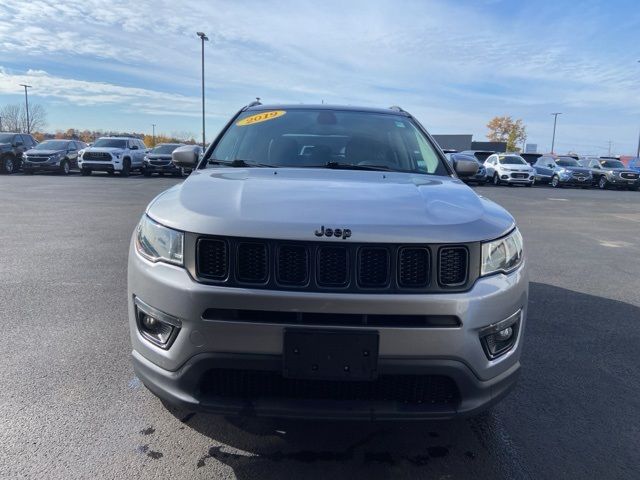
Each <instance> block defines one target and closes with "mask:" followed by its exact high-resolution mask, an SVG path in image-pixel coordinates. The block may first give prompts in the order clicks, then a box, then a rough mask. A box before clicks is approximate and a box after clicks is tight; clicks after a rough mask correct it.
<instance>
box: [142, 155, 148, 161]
mask: <svg viewBox="0 0 640 480" xmlns="http://www.w3.org/2000/svg"><path fill="white" fill-rule="evenodd" d="M142 161H143V162H147V163H148V162H149V157H147V156H146V155H145V156H144V158H143V159H142Z"/></svg>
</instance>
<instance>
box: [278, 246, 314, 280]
mask: <svg viewBox="0 0 640 480" xmlns="http://www.w3.org/2000/svg"><path fill="white" fill-rule="evenodd" d="M277 276H278V283H280V284H282V285H298V286H300V285H305V284H306V283H307V282H308V281H309V251H308V250H307V248H306V247H304V246H301V245H281V246H280V247H279V249H278V270H277Z"/></svg>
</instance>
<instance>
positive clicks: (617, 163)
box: [600, 160, 624, 168]
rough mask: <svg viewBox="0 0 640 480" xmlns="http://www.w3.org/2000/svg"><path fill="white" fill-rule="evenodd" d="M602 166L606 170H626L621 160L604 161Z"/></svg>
mask: <svg viewBox="0 0 640 480" xmlns="http://www.w3.org/2000/svg"><path fill="white" fill-rule="evenodd" d="M600 165H602V166H603V167H604V168H624V163H622V162H621V161H620V160H602V161H601V162H600Z"/></svg>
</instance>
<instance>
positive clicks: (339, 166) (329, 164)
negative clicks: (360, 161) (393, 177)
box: [314, 162, 400, 172]
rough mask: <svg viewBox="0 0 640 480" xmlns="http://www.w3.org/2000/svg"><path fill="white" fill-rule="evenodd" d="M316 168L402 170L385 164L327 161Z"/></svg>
mask: <svg viewBox="0 0 640 480" xmlns="http://www.w3.org/2000/svg"><path fill="white" fill-rule="evenodd" d="M314 168H334V169H336V170H381V171H384V172H396V171H400V170H395V169H393V168H391V167H387V166H385V165H367V164H364V165H357V164H355V163H341V162H327V163H325V164H324V165H322V166H317V167H314Z"/></svg>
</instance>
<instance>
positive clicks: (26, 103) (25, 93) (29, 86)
mask: <svg viewBox="0 0 640 480" xmlns="http://www.w3.org/2000/svg"><path fill="white" fill-rule="evenodd" d="M20 86H21V87H24V103H25V105H26V106H27V133H31V125H29V95H27V88H31V85H25V84H24V83H21V84H20Z"/></svg>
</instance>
